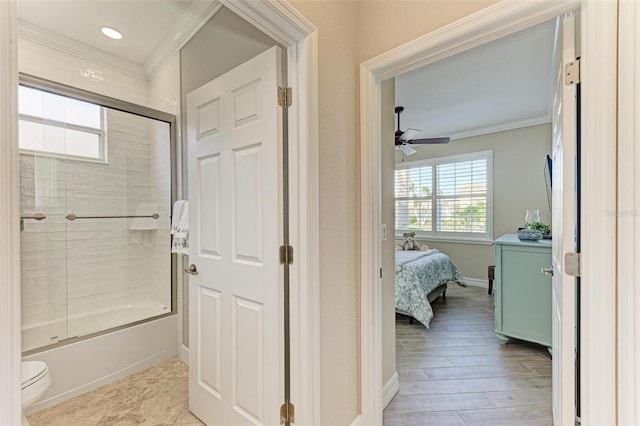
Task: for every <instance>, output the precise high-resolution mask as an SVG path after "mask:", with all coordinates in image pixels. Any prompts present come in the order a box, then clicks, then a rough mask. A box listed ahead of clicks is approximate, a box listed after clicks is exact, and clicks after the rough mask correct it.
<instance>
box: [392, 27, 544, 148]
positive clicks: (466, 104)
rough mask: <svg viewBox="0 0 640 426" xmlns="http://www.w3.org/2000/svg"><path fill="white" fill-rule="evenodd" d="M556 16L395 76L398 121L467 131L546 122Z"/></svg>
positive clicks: (443, 132) (441, 132)
mask: <svg viewBox="0 0 640 426" xmlns="http://www.w3.org/2000/svg"><path fill="white" fill-rule="evenodd" d="M555 35H556V24H555V20H553V21H549V22H546V23H543V24H540V25H537V26H535V27H532V28H530V29H527V30H524V31H521V32H519V33H515V34H512V35H510V36H508V37H504V38H501V39H499V40H496V41H493V42H491V43H488V44H485V45H482V46H479V47H477V48H475V49H472V50H469V51H466V52H463V53H460V54H458V55H455V56H452V57H450V58H447V59H443V60H441V61H438V62H435V63H433V64H429V65H427V66H425V67H423V68H420V69H417V70H414V71H411V72H408V73H406V74H403V75H401V76H398V77H396V105H397V106H404V108H405V110H404V112H403V113H402V114H401V116H400V127H401V129H402V130H405V129H407V128H415V129H420V130H422V131H423V133H422V134H421V135H420V136H418V138H419V137H438V136H450V137H452V138H459V137H467V136H472V135H478V134H485V133H491V132H494V131H499V130H506V129H509V128H517V127H523V126H525V125H533V124H540V123H542V122H549V121H550V119H551V105H552V101H553V93H554V91H555V76H556V55H555V52H554V46H555Z"/></svg>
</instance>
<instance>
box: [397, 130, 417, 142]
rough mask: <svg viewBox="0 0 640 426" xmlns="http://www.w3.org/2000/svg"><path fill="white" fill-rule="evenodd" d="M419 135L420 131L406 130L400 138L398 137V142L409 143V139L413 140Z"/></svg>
mask: <svg viewBox="0 0 640 426" xmlns="http://www.w3.org/2000/svg"><path fill="white" fill-rule="evenodd" d="M420 133H422V130H418V129H407V130H405V131H404V133H403V134H402V136H400V140H402V141H410V140H411V139H415V138H416V136H418V135H419V134H420Z"/></svg>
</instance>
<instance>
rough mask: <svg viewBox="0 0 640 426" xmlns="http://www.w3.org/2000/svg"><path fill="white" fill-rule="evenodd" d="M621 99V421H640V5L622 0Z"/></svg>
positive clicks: (619, 284)
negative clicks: (639, 379) (639, 401)
mask: <svg viewBox="0 0 640 426" xmlns="http://www.w3.org/2000/svg"><path fill="white" fill-rule="evenodd" d="M619 13H620V14H619V19H620V37H619V40H620V41H619V43H620V46H619V49H620V55H619V70H618V79H619V80H618V81H619V93H620V95H619V104H618V111H619V115H618V119H619V133H618V138H619V140H618V144H619V148H618V182H619V183H618V214H617V216H618V227H619V229H621V230H623V232H621V233H620V235H619V236H618V251H619V253H624V254H625V255H624V256H619V258H618V398H619V400H618V421H619V424H621V425H635V424H639V423H640V410H639V409H638V406H637V401H638V398H640V384H639V383H638V382H637V377H638V374H640V311H639V310H638V307H639V305H640V289H638V286H637V280H638V277H640V264H639V263H638V256H639V255H640V247H639V246H638V240H639V239H640V224H639V223H638V217H639V216H640V194H638V179H639V176H640V175H639V174H638V170H637V169H638V162H640V149H638V146H637V143H638V142H637V141H638V138H640V122H639V121H638V120H637V117H638V115H639V114H640V105H638V99H640V82H638V81H637V76H638V73H640V28H639V26H640V5H639V4H638V3H637V2H631V1H624V2H620V12H619Z"/></svg>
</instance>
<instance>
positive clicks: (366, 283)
mask: <svg viewBox="0 0 640 426" xmlns="http://www.w3.org/2000/svg"><path fill="white" fill-rule="evenodd" d="M546 6H547V7H545V8H536V7H535V6H534V5H533V4H527V5H524V4H520V5H519V6H515V5H509V6H507V5H504V4H503V5H502V6H501V5H500V4H498V5H495V6H492V7H490V8H488V9H487V11H485V12H486V13H482V14H476V15H472V16H471V17H469V18H468V19H465V20H463V21H460V22H458V23H455V24H452V25H450V26H449V27H447V28H446V29H443V30H442V31H441V32H440V31H436V32H434V33H432V34H430V35H429V36H425V37H423V38H422V39H418V40H416V42H415V43H413V44H410V45H411V46H410V47H409V44H408V45H405V46H401V47H399V48H397V49H395V50H394V51H393V54H389V55H381V56H379V57H377V58H375V59H372V60H370V61H368V62H365V63H364V64H363V65H362V68H361V70H362V72H361V87H363V90H362V92H361V99H362V102H361V137H362V139H361V140H362V141H367V142H363V144H362V151H361V152H362V158H361V160H362V161H361V164H362V174H361V185H362V186H361V196H362V200H361V202H362V204H363V205H374V206H380V190H379V185H380V175H379V157H380V151H379V150H380V148H379V146H380V140H381V137H380V124H379V123H380V121H379V120H380V89H381V83H382V81H383V80H385V79H387V78H390V77H394V76H396V75H399V74H401V73H403V72H406V71H409V70H413V69H416V68H418V67H420V66H423V65H426V64H428V63H432V62H435V61H437V60H439V59H442V58H444V57H448V56H451V55H453V54H455V53H459V52H460V51H463V50H466V49H469V48H472V47H475V46H478V45H480V44H482V43H484V42H487V41H490V40H495V39H497V38H499V37H501V36H503V35H506V34H511V33H513V32H516V31H518V30H521V29H524V28H527V27H529V26H532V25H535V24H537V23H540V22H543V21H545V20H548V19H551V18H553V17H555V16H558V15H561V14H563V13H565V12H568V11H570V10H572V9H574V8H575V7H576V5H575V4H574V3H569V2H566V3H555V4H554V6H553V7H552V8H550V7H548V5H546ZM614 9H615V8H614ZM580 12H581V19H582V22H581V26H582V30H581V35H582V45H581V47H582V52H581V54H582V56H583V57H584V55H585V54H586V52H587V51H588V52H589V53H590V54H591V56H589V58H590V61H589V65H586V63H585V64H584V65H585V66H588V69H590V70H591V72H594V73H595V74H593V75H592V74H589V75H590V76H591V75H592V76H593V77H594V78H595V79H596V81H599V80H598V79H604V78H605V77H606V75H607V71H606V70H604V69H599V68H607V69H608V72H611V68H609V67H608V65H609V64H607V66H603V65H602V63H601V62H599V65H598V66H596V65H595V64H596V62H597V61H596V59H598V58H601V59H602V58H606V57H608V56H609V55H608V52H607V49H606V48H605V46H604V45H603V44H602V45H601V44H600V43H598V42H596V41H595V40H594V39H593V38H590V37H588V36H587V37H586V36H585V34H588V33H589V31H591V30H593V29H594V28H596V27H598V26H604V27H606V28H607V29H608V31H610V32H608V34H609V35H613V34H615V22H614V23H612V21H611V20H610V19H606V17H607V16H609V17H610V16H611V15H608V14H611V13H613V12H612V10H608V11H607V12H606V13H605V14H604V17H603V15H600V16H598V15H599V14H598V11H594V9H593V8H584V7H583V8H581V9H580ZM600 12H603V11H600ZM599 19H600V21H599ZM471 28H473V30H472V29H471ZM496 28H500V30H499V31H498V30H496ZM498 33H499V34H498ZM438 36H441V38H440V39H438ZM436 39H438V40H436ZM608 41H609V42H610V41H611V38H609V39H608ZM594 61H595V62H594ZM596 69H597V70H596ZM585 93H587V94H589V96H590V97H593V98H595V99H600V98H601V100H602V101H603V102H605V103H607V104H608V105H609V108H613V109H614V110H615V87H613V88H612V87H609V86H607V87H606V88H605V89H604V90H600V89H598V88H597V85H596V83H595V82H594V81H588V82H586V87H585V88H583V95H584V94H585ZM584 105H585V103H584V96H583V106H584ZM589 107H590V110H589V112H587V111H586V110H585V109H584V108H583V110H582V113H583V117H585V116H588V115H589V114H595V111H599V112H600V113H604V109H603V108H602V105H597V103H595V102H594V103H590V104H589ZM584 123H585V121H584V120H583V128H582V132H583V133H582V137H583V139H582V140H583V147H584V149H583V165H585V162H586V163H589V162H594V164H595V160H594V158H592V157H591V155H594V154H595V152H600V154H599V158H600V159H601V160H603V161H605V162H606V164H607V167H609V166H611V165H614V164H615V162H614V161H613V159H614V158H615V155H614V153H615V150H614V146H615V144H612V145H611V146H608V147H606V148H604V152H602V147H600V148H601V149H596V146H595V145H591V146H588V141H589V140H592V139H591V138H593V137H594V135H595V132H596V131H603V132H608V133H607V135H608V136H609V137H611V135H614V134H615V133H614V131H613V130H614V129H613V126H611V125H610V124H608V123H600V125H598V124H596V123H589V124H588V125H584ZM599 126H601V127H599ZM587 135H589V136H587ZM369 141H370V142H369ZM591 143H593V144H595V143H596V142H595V141H592V142H591ZM589 151H591V152H592V154H591V155H590V154H588V152H589ZM602 155H604V157H603V156H602ZM586 167H587V166H586V165H585V169H586ZM583 182H589V184H590V186H592V187H591V188H589V189H588V191H589V192H591V194H593V193H594V192H593V191H595V192H596V193H598V194H599V196H604V197H605V198H606V199H607V200H609V202H611V203H612V205H613V200H612V199H611V197H610V194H611V193H613V192H614V189H612V188H615V184H613V183H610V184H609V185H608V186H609V188H608V189H607V188H605V187H604V186H607V185H604V186H603V185H602V184H601V183H596V182H595V180H591V179H590V178H589V177H588V176H586V179H584V180H583ZM583 188H584V189H585V191H587V188H586V187H585V186H584V185H583ZM589 198H591V196H590V197H589ZM581 207H582V213H583V216H582V217H583V220H585V219H587V217H588V219H589V220H598V219H599V220H601V225H602V226H604V227H605V228H606V229H607V231H606V232H600V231H595V233H596V234H598V235H599V236H601V237H602V238H604V239H605V240H607V244H614V242H615V239H614V238H613V236H614V235H615V232H614V229H613V226H612V225H613V221H612V220H608V219H606V218H604V217H600V216H599V215H594V214H585V213H586V211H587V210H588V209H593V210H592V212H593V211H598V210H599V207H598V205H597V203H595V202H594V200H587V199H585V198H584V197H583V199H582V206H581ZM361 222H362V223H361V224H362V232H361V236H362V237H361V238H362V239H361V246H362V247H370V248H371V249H370V250H366V251H363V254H362V259H361V265H362V271H361V277H362V287H361V288H362V310H361V313H362V316H361V318H362V347H363V348H371V350H370V351H369V350H366V349H363V351H362V368H363V374H362V395H363V422H365V423H368V422H370V423H379V422H381V418H380V416H381V411H382V407H381V402H382V398H381V388H382V380H381V377H380V372H381V368H380V366H381V355H380V352H381V351H380V345H381V338H380V318H379V313H380V312H381V308H380V307H381V299H380V294H381V293H380V291H379V289H380V287H379V286H380V280H379V278H378V277H379V273H380V271H379V269H380V239H381V238H380V237H381V235H382V234H381V232H382V231H381V229H380V226H379V224H380V223H381V221H380V209H379V208H378V209H371V210H366V209H363V210H362V214H361ZM592 232H594V231H593V230H590V231H589V233H588V234H591V233H592ZM583 234H584V233H583ZM583 236H584V235H583ZM590 238H592V237H591V236H590ZM590 238H589V239H590ZM582 250H583V251H582V255H583V256H589V255H587V253H588V252H592V253H594V252H595V250H597V248H596V245H595V244H594V242H592V243H591V245H589V244H588V243H587V241H586V239H585V238H583V239H582ZM598 251H599V252H601V250H598ZM608 256H609V258H608V259H607V260H606V261H605V263H606V262H610V261H611V262H612V263H613V262H615V251H614V252H613V253H610V254H608ZM602 262H603V261H602V260H600V261H599V263H600V264H601V263H602ZM595 269H596V268H589V269H588V270H583V271H582V282H583V284H584V282H585V280H586V279H587V277H586V276H587V275H588V276H589V278H588V279H589V280H596V279H598V278H600V279H606V274H605V273H602V271H600V272H598V271H596V270H595ZM369 289H371V291H369ZM600 302H603V303H606V304H607V306H613V305H614V296H613V295H607V297H606V300H605V301H602V300H601V299H600V301H598V300H596V298H595V297H594V296H593V295H592V296H591V298H590V297H589V296H586V295H585V293H584V292H583V293H582V300H581V308H582V310H583V311H584V310H585V307H591V308H593V309H594V310H595V311H597V310H598V308H597V304H598V303H600ZM614 327H615V318H614V316H613V315H608V316H607V318H606V319H605V321H604V323H600V324H594V323H593V322H591V323H588V324H586V323H585V322H584V321H583V322H582V324H581V329H582V332H583V336H582V341H581V346H582V348H581V349H582V353H583V354H584V353H585V347H588V348H589V349H590V350H595V351H596V352H599V353H601V354H602V356H604V357H605V358H606V359H609V360H613V359H614V357H615V351H614V350H608V349H604V348H602V347H601V346H600V347H597V345H595V344H593V343H586V342H587V341H592V339H595V337H596V336H597V332H598V330H599V329H600V330H601V329H607V330H609V332H612V331H611V330H612V329H613V328H614ZM588 336H590V337H588ZM600 336H602V334H600ZM612 336H613V335H612ZM611 338H612V339H613V337H611ZM593 342H594V343H595V340H593ZM610 343H611V344H612V345H614V344H615V342H613V341H611V342H610ZM601 365H602V364H598V365H596V364H595V363H591V362H589V360H586V359H583V371H582V376H583V377H585V376H587V374H586V371H587V370H589V371H590V373H589V374H595V375H596V376H598V377H600V378H601V379H603V380H604V383H606V388H607V389H609V391H611V392H613V389H615V381H614V380H612V379H611V378H609V379H605V378H604V377H602V376H603V374H602V373H601V372H599V371H597V370H598V367H601ZM609 374H613V372H612V371H609ZM582 384H583V386H585V382H584V380H583V381H582ZM592 386H593V388H591V389H590V388H589V386H586V387H583V390H584V392H583V394H582V396H581V399H582V404H581V405H582V407H586V406H587V405H589V404H586V403H585V401H593V403H594V404H595V405H597V404H596V403H595V399H592V398H594V395H600V396H602V395H603V390H602V388H601V387H600V388H599V387H598V386H596V385H595V382H594V383H593V384H592ZM590 411H591V412H590V413H589V414H590V415H593V416H594V417H592V418H606V416H610V417H609V418H613V414H612V413H614V411H615V404H614V401H613V400H608V401H607V402H606V404H604V405H602V404H600V405H599V406H598V407H595V408H593V409H592V410H590ZM585 415H586V413H584V412H583V417H584V416H585ZM598 416H605V417H598Z"/></svg>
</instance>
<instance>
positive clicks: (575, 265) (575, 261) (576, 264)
mask: <svg viewBox="0 0 640 426" xmlns="http://www.w3.org/2000/svg"><path fill="white" fill-rule="evenodd" d="M564 272H565V273H566V274H567V275H570V276H572V277H579V276H580V253H565V254H564Z"/></svg>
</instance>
